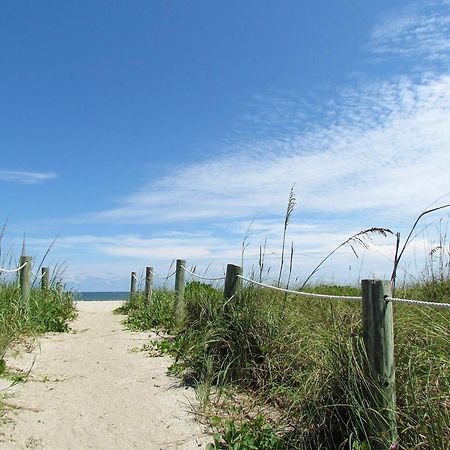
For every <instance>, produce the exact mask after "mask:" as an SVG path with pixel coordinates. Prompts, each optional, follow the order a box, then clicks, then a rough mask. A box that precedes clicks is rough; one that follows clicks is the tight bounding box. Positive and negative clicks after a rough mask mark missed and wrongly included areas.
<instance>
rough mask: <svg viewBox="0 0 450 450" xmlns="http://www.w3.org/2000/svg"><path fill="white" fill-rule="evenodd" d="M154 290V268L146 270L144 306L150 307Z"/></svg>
mask: <svg viewBox="0 0 450 450" xmlns="http://www.w3.org/2000/svg"><path fill="white" fill-rule="evenodd" d="M152 290H153V267H146V268H145V292H144V306H148V305H149V304H150V302H151V299H152Z"/></svg>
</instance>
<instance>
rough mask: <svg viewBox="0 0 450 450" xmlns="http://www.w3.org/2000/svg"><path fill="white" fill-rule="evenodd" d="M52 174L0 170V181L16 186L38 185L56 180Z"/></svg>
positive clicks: (54, 174) (55, 176)
mask: <svg viewBox="0 0 450 450" xmlns="http://www.w3.org/2000/svg"><path fill="white" fill-rule="evenodd" d="M57 177H58V175H57V174H56V173H53V172H24V171H19V170H0V181H9V182H12V183H17V184H38V183H43V182H45V181H48V180H52V179H54V178H57Z"/></svg>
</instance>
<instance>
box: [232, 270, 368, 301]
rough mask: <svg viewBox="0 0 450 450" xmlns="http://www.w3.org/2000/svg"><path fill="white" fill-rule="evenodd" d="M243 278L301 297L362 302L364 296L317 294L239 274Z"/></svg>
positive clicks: (252, 282)
mask: <svg viewBox="0 0 450 450" xmlns="http://www.w3.org/2000/svg"><path fill="white" fill-rule="evenodd" d="M238 277H239V278H240V279H241V280H244V281H246V282H247V283H251V284H256V285H257V286H261V287H265V288H267V289H272V290H273V291H278V292H285V293H286V294H293V295H299V296H301V297H314V298H324V299H330V300H350V301H355V302H361V301H362V297H353V296H344V295H329V294H316V293H314V292H303V291H294V290H292V289H284V288H280V287H277V286H271V285H270V284H265V283H261V282H259V281H255V280H252V279H250V278H246V277H243V276H242V275H238Z"/></svg>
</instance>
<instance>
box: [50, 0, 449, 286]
mask: <svg viewBox="0 0 450 450" xmlns="http://www.w3.org/2000/svg"><path fill="white" fill-rule="evenodd" d="M449 6H450V3H449V2H448V1H445V2H444V1H440V2H438V1H435V2H423V3H421V4H415V5H414V6H412V7H411V8H409V10H408V11H407V12H406V13H405V12H402V13H398V14H397V15H396V16H391V17H390V18H388V19H385V20H384V21H383V22H380V23H379V24H378V25H377V26H376V27H375V29H374V30H373V33H372V37H371V41H370V43H369V45H368V46H369V48H370V50H371V52H372V54H375V55H377V56H382V57H383V58H385V57H390V58H394V57H395V58H400V59H399V60H400V61H406V60H408V61H412V63H409V66H408V67H409V68H410V70H409V72H406V73H405V72H404V70H403V69H401V70H402V71H401V72H398V73H397V74H396V75H395V76H394V75H390V76H389V78H385V79H375V78H368V77H367V76H366V78H364V79H362V78H361V80H362V81H359V84H357V85H356V87H355V86H352V87H342V88H341V89H340V91H339V93H338V95H336V96H335V97H333V98H330V99H328V101H324V102H323V103H322V104H319V105H317V106H314V107H313V108H311V107H310V106H308V103H307V102H305V100H304V99H298V98H296V97H295V95H291V94H286V95H284V96H283V95H277V96H268V95H265V96H258V97H256V98H255V102H254V104H252V105H251V109H252V111H251V113H249V114H243V118H242V119H243V120H242V123H243V125H242V129H240V130H239V132H238V133H237V137H236V139H235V140H234V141H232V140H228V141H227V142H224V143H223V145H222V147H221V148H220V152H217V148H214V149H213V150H214V151H213V152H212V153H211V154H213V155H217V154H219V156H212V157H210V158H209V159H207V160H202V161H197V162H193V163H192V164H190V165H188V166H186V167H181V168H175V169H174V170H173V172H172V173H171V174H170V175H167V176H164V177H161V178H160V179H157V180H152V181H151V182H149V183H148V184H146V185H144V186H143V188H142V189H140V190H139V191H138V192H135V193H131V194H130V195H128V196H127V197H126V198H124V199H122V200H121V201H120V202H119V204H118V206H117V207H116V208H112V209H109V210H106V211H101V212H99V213H96V214H93V215H91V216H90V217H88V218H85V219H86V220H88V221H106V222H110V221H113V222H114V223H122V224H124V223H125V224H130V225H136V224H157V223H164V224H165V226H166V227H167V228H168V229H169V230H170V229H172V230H173V229H175V230H176V228H177V226H178V225H179V224H180V223H181V222H196V223H197V224H202V227H201V228H202V229H205V228H206V226H209V231H208V233H207V234H206V235H205V236H202V235H201V234H188V235H185V234H180V235H178V234H177V233H175V234H173V235H168V234H164V235H159V236H158V235H156V236H154V237H152V238H145V237H142V236H138V235H134V236H133V235H121V236H110V237H96V236H74V237H68V238H61V239H59V243H58V245H59V246H60V247H59V248H61V249H63V248H64V246H67V248H70V249H71V248H75V247H76V248H79V249H80V248H81V249H85V251H86V252H89V254H92V255H94V254H96V255H101V256H103V257H105V258H106V257H113V258H112V262H111V263H110V265H109V266H108V271H107V272H108V273H109V274H110V278H111V279H113V278H114V277H117V278H120V277H123V275H121V274H123V272H124V271H125V272H126V271H128V270H130V269H131V266H132V264H133V265H136V264H138V263H139V264H147V263H149V264H155V266H156V267H157V268H158V270H160V271H162V272H163V273H165V272H166V269H167V267H168V265H169V262H170V261H171V259H172V258H180V257H181V258H186V259H188V260H191V261H192V262H193V263H194V264H198V265H199V266H201V267H202V268H203V270H206V268H207V267H208V264H210V263H214V264H217V268H216V270H218V271H219V272H220V270H223V265H224V264H226V263H228V262H238V261H239V260H240V249H241V240H242V237H243V236H244V235H245V232H246V230H247V228H248V222H249V219H251V218H252V217H255V216H256V219H255V221H254V223H253V225H252V227H251V234H250V236H249V241H248V243H249V244H250V245H249V247H248V248H247V249H246V258H248V264H249V266H251V265H256V264H257V259H258V256H259V245H260V244H262V243H263V242H264V240H265V238H266V237H268V245H267V255H266V257H267V265H269V266H272V267H277V266H278V264H279V252H280V247H281V236H282V221H283V216H284V211H285V208H286V201H287V196H288V193H289V189H290V188H291V186H292V185H293V184H294V183H295V192H296V194H297V203H298V205H297V208H296V210H295V217H294V219H295V220H293V221H292V223H291V225H290V227H289V232H288V242H289V243H290V242H291V241H293V242H294V248H295V267H296V273H299V272H301V273H302V274H307V273H308V271H309V270H311V269H312V268H313V267H314V266H315V265H316V264H317V263H318V262H319V261H320V260H321V258H323V257H325V256H326V255H327V254H328V253H329V252H330V251H331V250H332V249H333V248H335V246H336V245H338V244H339V243H340V242H343V241H344V240H345V239H346V238H348V237H349V236H351V235H352V234H354V233H356V232H358V231H360V230H361V229H364V228H369V227H371V226H387V227H391V224H394V225H395V227H396V229H394V230H393V231H402V232H404V231H405V230H407V229H408V228H409V226H410V225H411V222H412V221H413V220H414V219H415V217H416V216H417V215H418V214H419V212H421V211H422V210H423V209H424V208H426V207H428V206H429V205H431V204H433V202H436V201H437V200H438V199H439V201H440V202H442V203H449V202H450V184H449V182H448V173H447V172H448V167H450V57H449V55H450V37H449V34H448V29H450V13H449ZM402 58H403V59H402ZM399 67H406V65H404V66H402V65H401V64H399ZM246 127H247V128H246ZM258 127H261V128H260V130H262V131H261V132H258ZM218 147H220V144H218ZM276 218H277V219H276ZM299 220H301V223H298V221H299ZM324 223H325V225H324ZM205 224H207V225H205ZM421 246H425V244H424V243H423V242H422V241H421V240H420V239H418V240H417V241H416V242H415V244H414V245H413V246H411V249H410V250H409V251H408V253H407V255H406V256H407V257H408V258H409V261H416V262H415V264H417V265H418V267H419V268H420V265H421V263H420V262H417V258H418V259H419V260H420V261H422V262H423V257H424V252H423V249H422V248H421ZM394 249H395V247H394V245H393V242H392V239H391V240H389V239H388V240H386V239H381V240H380V239H374V241H373V242H371V243H370V249H369V250H368V251H365V250H361V249H360V259H359V260H356V259H355V257H354V256H353V254H352V252H351V250H350V249H349V248H345V249H343V250H342V251H340V252H339V253H338V254H336V256H335V257H333V259H332V260H330V261H329V262H328V263H327V265H326V266H324V270H323V272H321V274H327V276H328V279H329V278H330V277H333V276H336V278H338V279H342V278H345V276H347V275H348V276H350V275H349V274H347V275H346V274H345V272H346V270H347V268H348V269H350V267H352V269H351V276H352V277H353V279H354V278H355V277H357V276H359V275H361V276H368V275H375V276H380V277H389V275H390V271H391V269H392V259H393V251H394ZM418 254H420V256H417V255H418ZM415 258H416V259H415ZM123 260H126V261H128V262H127V263H126V264H125V263H124V262H122V261H123ZM76 264H77V263H75V268H74V272H75V273H76V272H77V271H78V272H79V273H83V270H82V267H81V266H80V267H79V268H78V267H77V265H76ZM404 264H406V266H405V267H404V268H405V269H406V270H409V265H408V264H409V263H408V262H407V258H406V259H405V262H404ZM355 268H356V269H355ZM349 272H350V270H349ZM80 276H81V275H80ZM89 276H97V277H101V276H102V274H101V272H99V271H98V270H97V272H95V273H92V272H89ZM123 279H125V278H123Z"/></svg>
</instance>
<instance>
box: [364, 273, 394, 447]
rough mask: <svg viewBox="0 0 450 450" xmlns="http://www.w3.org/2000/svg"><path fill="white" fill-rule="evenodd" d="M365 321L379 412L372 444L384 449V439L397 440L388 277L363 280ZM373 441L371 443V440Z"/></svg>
mask: <svg viewBox="0 0 450 450" xmlns="http://www.w3.org/2000/svg"><path fill="white" fill-rule="evenodd" d="M361 287H362V300H363V301H362V322H363V336H364V344H365V348H366V352H367V357H368V362H369V366H370V367H369V376H370V377H371V379H372V381H373V383H374V392H372V393H371V399H369V400H371V401H372V402H375V405H374V406H375V407H376V408H377V409H378V413H375V414H374V417H373V420H374V422H375V424H376V426H377V427H378V429H377V430H374V435H376V437H378V438H380V439H377V440H376V442H374V443H373V445H372V448H374V449H377V448H379V449H384V448H385V446H383V444H382V441H383V437H384V438H385V440H389V441H390V442H391V444H392V443H394V442H395V441H396V440H397V437H398V434H397V421H396V411H395V409H396V393H395V363H394V321H393V313H392V303H391V302H387V301H386V300H385V297H389V296H390V295H391V288H390V284H389V282H388V281H381V280H362V282H361ZM371 444H372V443H371Z"/></svg>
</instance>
